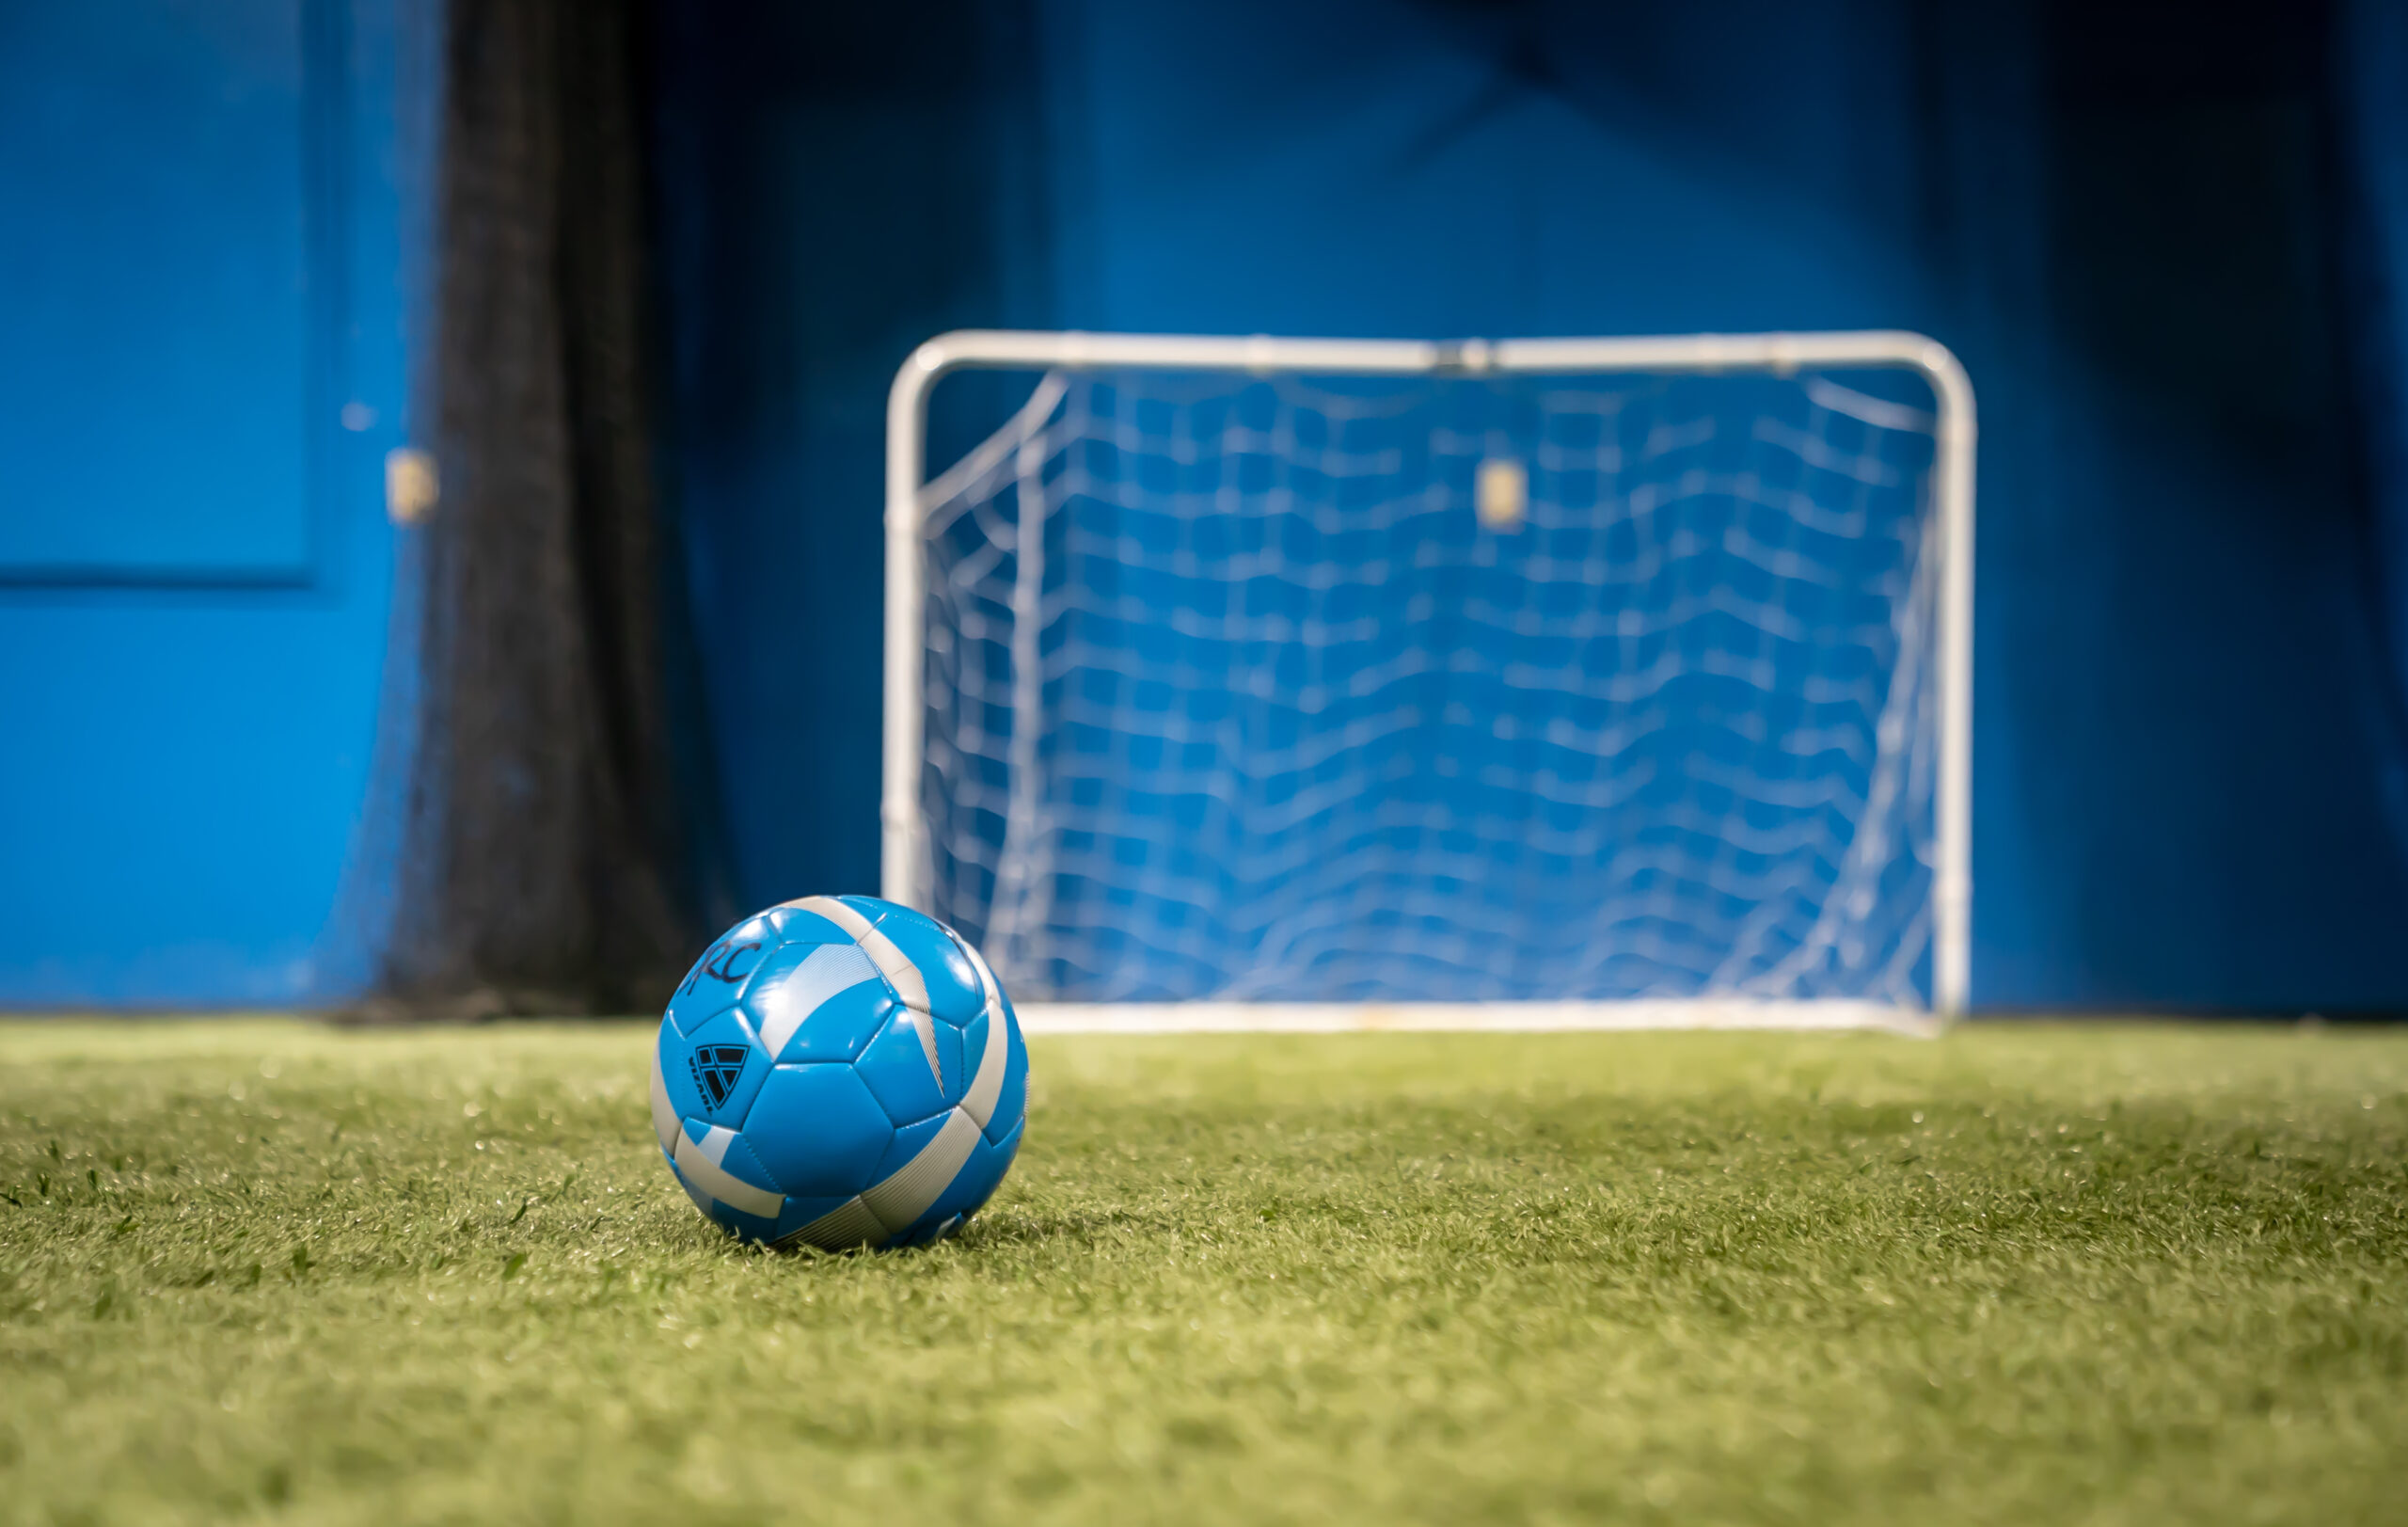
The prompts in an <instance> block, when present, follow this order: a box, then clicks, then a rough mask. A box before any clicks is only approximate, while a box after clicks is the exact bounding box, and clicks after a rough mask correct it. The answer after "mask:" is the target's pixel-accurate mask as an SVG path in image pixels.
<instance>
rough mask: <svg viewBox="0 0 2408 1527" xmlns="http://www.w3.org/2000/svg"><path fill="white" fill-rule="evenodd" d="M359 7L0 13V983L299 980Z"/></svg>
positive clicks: (336, 588)
mask: <svg viewBox="0 0 2408 1527" xmlns="http://www.w3.org/2000/svg"><path fill="white" fill-rule="evenodd" d="M394 28H395V19H394V16H393V13H392V8H391V7H390V5H389V4H388V0H354V3H351V4H348V5H346V4H343V3H340V0H308V3H304V0H223V3H219V4H214V5H211V6H207V7H191V6H180V5H172V4H167V3H165V0H105V3H93V4H78V5H74V6H59V7H22V6H21V7H11V8H8V9H7V10H6V12H5V13H0V206H6V207H7V208H8V215H7V218H6V221H5V224H0V336H5V337H6V338H5V340H0V343H5V345H6V347H7V364H6V365H0V480H5V483H6V486H5V488H0V494H5V497H0V737H4V738H5V741H0V1004H7V1005H10V1006H20V1007H34V1006H71V1005H85V1004H98V1005H111V1006H137V1007H138V1006H168V1005H173V1006H230V1005H242V1004H270V1003H275V1004H283V1003H293V1002H305V1001H313V1000H320V999H323V998H325V996H327V995H329V994H340V993H341V992H344V991H348V990H351V989H354V988H356V986H357V985H358V984H359V982H360V981H361V980H362V979H363V978H364V976H365V972H366V955H367V949H366V946H365V945H364V943H363V942H362V939H361V936H360V935H361V932H362V930H360V929H357V928H353V927H350V926H348V925H341V926H338V927H336V928H335V930H334V931H331V932H330V931H329V927H330V923H331V922H333V919H330V913H331V911H332V909H333V907H334V906H335V903H336V899H337V894H338V889H339V886H340V884H341V879H342V875H343V869H344V865H345V861H346V857H347V855H348V854H349V852H350V851H351V847H352V843H353V838H354V835H355V822H356V819H357V817H358V814H359V807H360V803H361V800H362V793H363V790H364V789H365V787H366V784H367V780H368V777H369V771H370V765H371V757H372V747H373V742H374V726H375V717H376V710H377V696H378V686H379V675H380V669H381V666H382V661H383V653H384V633H385V623H386V606H387V603H388V595H389V590H390V585H391V560H392V548H391V536H390V534H389V533H388V529H387V527H386V523H385V519H384V515H383V507H382V492H381V482H382V465H381V464H382V458H383V454H384V452H385V451H386V449H387V448H388V447H389V446H391V445H393V444H395V443H397V442H398V441H399V440H400V439H401V438H402V433H401V432H402V428H403V425H404V419H403V413H404V300H403V291H402V286H401V281H402V269H401V265H400V262H399V260H398V255H397V251H398V250H399V249H400V248H401V247H402V245H403V242H404V241H403V239H402V236H401V229H400V222H399V220H400V218H401V216H402V214H403V209H404V198H403V196H402V194H401V189H400V188H401V186H402V184H403V183H404V181H405V180H406V179H407V178H408V176H409V174H410V171H409V169H408V167H406V166H405V165H404V162H403V159H402V156H401V154H402V148H403V146H404V145H403V140H402V138H401V137H400V136H399V135H397V122H398V121H399V120H400V117H399V115H398V114H397V110H396V102H397V99H398V97H397V88H398V87H397V80H396V72H395V71H396V67H397V63H398V61H399V60H400V59H401V58H402V57H403V56H404V55H403V51H402V50H401V49H400V48H399V47H398V46H397V39H396V35H395V30H394Z"/></svg>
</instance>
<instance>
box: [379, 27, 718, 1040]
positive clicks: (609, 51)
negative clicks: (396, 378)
mask: <svg viewBox="0 0 2408 1527" xmlns="http://www.w3.org/2000/svg"><path fill="white" fill-rule="evenodd" d="M645 36H646V32H645V19H644V16H643V15H642V7H641V6H640V5H638V4H635V3H632V0H452V4H451V5H450V7H449V10H448V14H447V17H446V21H445V37H444V47H443V54H444V66H445V71H446V76H447V77H446V80H445V84H444V99H443V110H442V119H441V133H442V143H441V150H440V153H441V171H440V186H439V192H438V198H439V204H438V207H437V219H436V239H437V243H438V247H437V251H436V293H435V297H436V318H435V324H436V332H435V334H434V335H433V345H432V351H433V356H434V359H433V365H432V371H431V374H430V375H429V376H427V377H426V378H425V379H424V381H423V383H422V392H423V393H424V394H425V396H424V401H423V405H422V412H421V418H431V420H432V432H431V440H430V442H429V443H430V444H431V446H432V448H433V451H434V453H435V456H436V464H437V467H438V469H439V474H440V481H441V494H440V500H439V503H438V506H437V507H436V510H435V511H434V512H433V514H432V515H431V516H430V517H428V519H427V520H426V522H425V523H424V524H423V525H421V526H420V527H418V528H417V529H416V530H414V531H413V532H412V533H411V535H412V536H413V537H414V539H415V544H414V545H411V546H409V547H407V548H405V555H404V564H403V575H402V576H403V577H404V579H405V580H415V581H416V586H415V587H406V586H405V587H404V589H403V590H402V598H401V600H400V601H399V603H398V606H397V607H399V608H405V609H406V608H412V607H413V606H414V608H415V611H416V616H417V619H416V640H417V653H416V657H417V664H416V675H415V682H416V686H417V694H416V700H415V717H414V723H415V732H416V746H415V749H414V755H415V756H414V758H413V761H412V763H411V766H410V776H409V779H410V782H409V787H408V790H407V797H406V803H405V804H404V806H403V807H402V830H401V844H400V865H399V873H398V883H397V886H396V900H395V905H394V912H393V924H392V931H391V935H390V942H389V945H388V953H387V955H386V959H385V964H384V973H383V980H382V982H381V986H380V992H379V994H378V996H377V997H376V998H375V999H374V1001H373V1002H372V1004H371V1005H370V1008H371V1010H372V1012H378V1013H384V1014H390V1015H423V1016H452V1017H482V1016H491V1015H496V1014H501V1013H602V1012H626V1011H636V1010H645V1009H654V1008H657V1007H658V1006H659V1005H660V1004H661V1003H662V1002H663V1001H665V1000H666V997H667V995H668V993H669V991H670V990H671V989H672V987H673V985H674V983H675V981H676V979H677V978H678V977H679V975H680V974H681V973H682V971H683V969H684V967H685V965H686V964H687V963H688V962H689V961H690V959H691V957H692V954H693V951H694V950H695V949H696V948H697V947H699V946H700V942H701V940H702V938H703V937H704V936H705V931H706V930H705V917H706V916H707V915H711V914H713V913H715V912H716V911H718V910H720V909H717V908H715V907H713V906H712V905H710V903H711V902H712V901H713V900H714V898H713V897H712V896H711V894H710V885H709V882H710V880H711V876H710V875H709V874H708V873H707V872H706V871H705V863H706V861H705V857H704V856H703V855H702V854H700V853H699V852H698V848H699V846H700V845H701V844H702V842H703V841H704V840H705V837H706V836H707V834H706V833H705V831H703V828H702V820H703V819H704V818H705V817H706V816H707V813H706V812H704V811H700V810H698V809H696V807H697V802H698V801H699V800H701V799H702V798H701V797H699V796H696V795H693V794H690V793H689V792H688V791H685V790H681V788H680V785H681V778H680V776H681V773H687V774H690V773H692V772H693V771H692V770H690V769H689V770H684V771H681V770H680V768H679V767H678V764H679V752H680V750H679V749H677V748H673V746H672V737H673V727H675V726H681V725H682V726H684V727H686V728H687V730H688V731H689V733H692V734H697V735H698V734H699V733H700V732H701V731H702V730H703V728H701V727H699V726H695V725H693V724H692V723H693V718H691V717H683V716H680V715H679V714H678V712H679V709H680V707H679V705H678V704H677V699H676V697H677V696H678V695H680V694H691V693H693V692H694V691H693V690H692V688H691V686H689V685H682V684H679V683H676V682H673V680H674V679H675V678H676V677H677V676H678V667H679V665H678V664H677V663H676V662H675V661H673V655H675V654H678V653H680V652H681V651H682V650H683V644H682V642H681V640H680V637H681V627H682V621H681V620H680V618H679V614H680V606H679V603H678V599H677V597H676V590H677V589H678V588H680V587H681V586H682V581H681V580H680V579H679V578H678V577H677V576H676V565H675V563H674V560H673V552H674V549H675V545H676V538H675V536H674V535H673V533H671V532H670V529H669V527H668V526H667V524H666V523H665V517H664V513H663V510H664V505H663V502H662V496H661V493H660V491H659V487H658V481H657V476H656V472H655V468H654V445H655V417H654V416H655V410H654V407H653V402H652V390H651V380H650V378H651V363H652V352H653V349H654V340H653V333H652V326H651V318H650V313H651V307H652V304H651V300H650V299H651V296H652V287H651V272H650V268H649V267H650V261H649V258H648V253H647V248H646V240H647V210H646V187H645V152H644V145H645V142H646V135H645V130H644V122H643V106H644V91H643V80H642V51H643V50H642V44H643V41H644V39H645ZM685 783H689V784H692V783H698V782H695V781H691V780H689V781H686V782H685Z"/></svg>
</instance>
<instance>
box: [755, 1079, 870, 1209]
mask: <svg viewBox="0 0 2408 1527" xmlns="http://www.w3.org/2000/svg"><path fill="white" fill-rule="evenodd" d="M894 1137H895V1126H894V1124H893V1123H892V1122H890V1121H888V1119H887V1117H886V1110H885V1109H883V1108H880V1107H879V1105H878V1100H877V1099H876V1098H874V1097H871V1096H870V1095H869V1089H868V1088H866V1087H864V1086H863V1085H862V1079H861V1078H860V1077H859V1076H856V1075H854V1074H853V1068H852V1067H850V1066H848V1065H844V1064H841V1063H831V1064H822V1065H807V1066H780V1067H778V1068H777V1069H776V1070H775V1071H773V1072H771V1073H770V1074H769V1078H768V1081H767V1082H766V1083H764V1084H763V1085H762V1088H761V1095H760V1097H759V1098H758V1099H757V1100H755V1101H754V1103H753V1113H752V1116H751V1118H750V1119H749V1120H748V1121H746V1124H745V1129H744V1139H745V1143H746V1144H748V1145H750V1146H751V1147H752V1148H753V1155H754V1157H755V1158H756V1159H758V1160H759V1161H760V1163H761V1165H762V1166H763V1167H765V1168H767V1169H768V1173H769V1176H770V1178H771V1180H772V1181H774V1182H775V1183H777V1185H779V1186H780V1187H781V1188H783V1189H784V1190H785V1191H786V1192H787V1193H790V1194H793V1195H795V1196H796V1197H798V1198H826V1197H836V1198H850V1197H852V1196H853V1195H854V1194H856V1193H858V1192H860V1191H861V1190H862V1189H863V1188H865V1187H867V1186H869V1185H871V1184H872V1183H875V1182H877V1181H878V1177H877V1175H876V1168H877V1166H878V1163H879V1159H880V1158H881V1157H882V1156H884V1155H885V1153H886V1151H887V1147H888V1143H889V1142H890V1141H891V1140H893V1139H894Z"/></svg>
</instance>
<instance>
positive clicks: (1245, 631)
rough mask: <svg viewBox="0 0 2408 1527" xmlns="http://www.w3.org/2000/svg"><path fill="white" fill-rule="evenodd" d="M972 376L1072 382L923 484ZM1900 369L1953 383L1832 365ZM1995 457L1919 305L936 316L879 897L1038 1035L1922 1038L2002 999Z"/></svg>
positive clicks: (913, 454)
mask: <svg viewBox="0 0 2408 1527" xmlns="http://www.w3.org/2000/svg"><path fill="white" fill-rule="evenodd" d="M963 369H983V370H998V371H1014V372H1030V373H1037V374H1042V377H1043V380H1042V381H1040V382H1039V384H1038V389H1037V391H1036V393H1035V394H1034V395H1033V396H1032V398H1031V399H1030V401H1029V403H1028V404H1027V405H1026V406H1023V407H1022V409H1021V410H1020V412H1019V414H1018V415H1016V416H1015V418H1014V419H1012V420H1011V421H1009V422H1006V423H1005V424H1004V425H1003V426H1002V427H1001V428H1000V429H998V430H997V431H996V433H995V434H994V435H993V436H992V437H990V439H989V440H988V441H987V442H986V443H985V444H984V445H982V446H981V447H979V448H978V449H977V450H976V451H974V452H973V453H971V454H970V455H969V456H968V457H966V458H965V459H964V460H963V461H962V462H960V463H958V464H954V465H952V466H951V467H950V468H948V469H946V470H944V471H943V472H941V473H939V474H938V475H937V476H936V477H935V478H934V479H933V480H932V479H931V477H930V474H929V472H928V469H927V461H926V460H925V457H926V452H927V416H928V401H929V396H930V394H931V392H932V391H933V390H934V389H935V387H936V385H937V383H938V382H939V381H940V380H941V379H942V378H943V377H944V376H945V375H946V374H950V373H952V372H955V371H958V370H963ZM1883 373H1897V374H1908V375H1909V376H1911V377H1914V378H1919V379H1920V382H1921V384H1922V386H1923V387H1924V388H1926V389H1927V390H1928V393H1929V397H1930V406H1929V408H1928V410H1922V409H1918V408H1916V407H1914V406H1910V405H1906V404H1901V403H1899V402H1897V401H1895V400H1894V399H1893V398H1888V397H1884V396H1879V395H1875V394H1869V393H1865V392H1862V391H1860V390H1853V389H1851V388H1850V387H1848V386H1846V385H1845V384H1843V383H1842V382H1840V381H1838V380H1836V379H1835V374H1839V375H1847V374H1868V375H1869V374H1883ZM1717 378H1722V379H1730V380H1731V383H1732V384H1734V385H1730V386H1724V387H1721V388H1719V390H1718V388H1717V386H1715V385H1712V384H1713V379H1717ZM1725 394H1727V396H1726V395H1725ZM1973 450H1974V412H1973V396H1972V387H1971V384H1970V382H1969V381H1968V379H1967V377H1966V375H1965V372H1964V369H1963V368H1962V366H1961V365H1959V363H1958V362H1957V358H1956V357H1955V356H1953V355H1952V354H1951V353H1950V352H1949V351H1948V349H1947V348H1946V347H1945V346H1943V345H1941V343H1940V342H1937V341H1935V340H1932V339H1929V338H1927V337H1925V336H1923V335H1920V334H1914V333H1908V332H1903V331H1890V330H1878V331H1862V332H1846V333H1796V334H1755V335H1684V336H1668V337H1661V338H1598V339H1527V340H1499V341H1481V340H1464V341H1453V342H1419V341H1364V340H1323V339H1276V338H1269V337H1263V336H1254V337H1207V336H1180V335H1138V334H1085V333H1073V332H1031V331H1003V330H963V331H957V332H954V333H949V334H945V335H942V336H940V337H938V338H936V339H932V340H930V341H928V342H927V343H925V344H923V345H921V346H920V347H919V348H918V349H917V350H915V351H914V352H912V354H911V357H910V358H909V359H908V360H906V362H905V363H904V365H903V367H902V368H901V370H900V371H899V372H898V374H896V376H895V383H894V387H893V390H892V391H891V394H890V397H889V405H888V415H887V502H886V545H887V554H886V622H885V628H884V646H885V651H884V675H885V692H884V700H885V715H884V739H883V741H884V768H883V787H882V802H881V811H880V819H881V856H880V880H881V894H883V895H884V896H886V897H887V898H889V899H894V900H898V901H902V902H905V903H908V904H910V905H913V906H917V907H921V908H924V909H927V910H929V911H931V912H934V913H936V914H937V915H941V916H947V917H948V918H950V919H952V920H955V921H957V922H958V923H960V924H962V925H963V928H964V931H965V932H966V933H968V934H970V936H972V937H974V938H975V939H977V940H979V942H980V943H981V945H982V946H983V947H985V948H986V951H987V953H988V954H989V956H990V959H991V960H992V961H993V962H995V963H996V964H997V965H998V966H999V967H1000V968H1001V969H1002V970H1003V972H1004V974H1005V977H1006V980H1011V981H1014V982H1015V984H1016V985H1017V986H1018V987H1020V988H1021V989H1022V990H1025V991H1027V992H1028V993H1029V994H1030V995H1031V996H1032V997H1033V998H1035V1000H1031V1001H1025V1002H1023V1003H1022V1008H1023V1009H1024V1010H1026V1012H1027V1013H1028V1016H1029V1021H1030V1023H1031V1026H1034V1027H1040V1028H1042V1027H1055V1028H1072V1027H1077V1028H1088V1029H1107V1030H1149V1029H1163V1028H1191V1029H1212V1028H1283V1029H1298V1030H1311V1029H1332V1028H1354V1027H1403V1028H1450V1027H1505V1028H1569V1027H1581V1028H1611V1027H1634V1026H1649V1027H1660V1026H1756V1027H1864V1026H1872V1027H1889V1028H1898V1029H1905V1030H1909V1031H1924V1030H1925V1029H1927V1028H1928V1026H1930V1024H1931V1023H1932V1022H1933V1021H1934V1018H1935V1016H1936V1017H1937V1018H1938V1019H1941V1020H1945V1019H1947V1018H1952V1017H1955V1016H1957V1015H1958V1014H1961V1013H1962V1011H1963V1010H1964V1007H1965V1002H1966V995H1967V991H1968V988H1969V985H1970V979H1971V948H1970V934H1971V911H1972V865H1971V856H1972V817H1971V787H1972V592H1973V584H1972V549H1973ZM1450 601H1459V603H1456V602H1450ZM932 717H933V718H934V722H933V725H934V728H935V732H936V735H935V736H934V737H933V738H932V736H931V726H932ZM932 815H934V816H937V817H940V818H942V821H940V822H932V820H931V818H932ZM941 858H942V859H943V864H944V871H943V874H942V875H941V874H940V859H941ZM1491 864H1493V865H1495V866H1496V867H1497V869H1496V872H1495V873H1494V874H1491V873H1490V872H1489V871H1488V870H1487V869H1485V868H1484V866H1488V865H1491ZM1503 881H1511V882H1512V883H1511V884H1499V883H1497V882H1503ZM1459 914H1460V915H1459Z"/></svg>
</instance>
